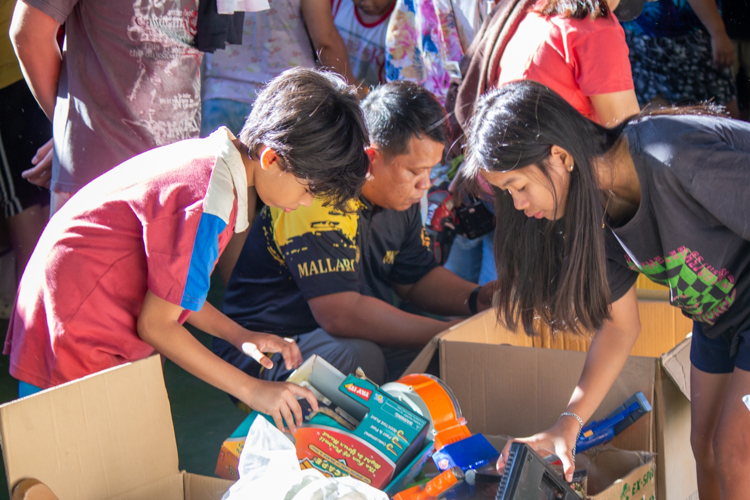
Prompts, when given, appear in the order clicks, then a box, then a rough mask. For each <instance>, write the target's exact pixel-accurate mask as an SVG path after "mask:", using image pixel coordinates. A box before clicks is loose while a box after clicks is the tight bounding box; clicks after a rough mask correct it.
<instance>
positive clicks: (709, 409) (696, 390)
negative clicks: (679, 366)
mask: <svg viewBox="0 0 750 500" xmlns="http://www.w3.org/2000/svg"><path fill="white" fill-rule="evenodd" d="M731 377H732V374H731V373H725V374H714V373H706V372H703V371H701V370H699V369H697V368H696V367H694V366H692V367H691V369H690V392H691V396H690V413H691V419H692V425H691V429H690V443H691V444H692V447H693V455H695V463H696V469H697V473H698V494H699V497H700V499H701V500H719V476H718V474H717V471H716V464H715V460H714V447H713V442H714V434H715V432H716V426H717V423H718V422H719V417H720V415H721V407H722V405H723V404H724V399H725V395H726V393H727V388H728V386H729V382H730V380H731Z"/></svg>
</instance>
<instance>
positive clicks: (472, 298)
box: [469, 286, 482, 314]
mask: <svg viewBox="0 0 750 500" xmlns="http://www.w3.org/2000/svg"><path fill="white" fill-rule="evenodd" d="M481 289H482V287H481V286H478V287H476V288H475V289H474V290H472V291H471V293H470V294H469V311H471V314H476V313H477V298H478V297H479V290H481Z"/></svg>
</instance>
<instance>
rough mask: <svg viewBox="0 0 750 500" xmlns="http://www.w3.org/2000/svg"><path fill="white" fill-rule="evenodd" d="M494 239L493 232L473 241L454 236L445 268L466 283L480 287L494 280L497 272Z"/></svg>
mask: <svg viewBox="0 0 750 500" xmlns="http://www.w3.org/2000/svg"><path fill="white" fill-rule="evenodd" d="M494 237H495V233H494V232H489V233H487V234H485V235H484V236H482V237H481V238H477V239H475V240H470V239H468V238H466V237H464V236H460V235H459V236H456V239H455V240H454V241H453V246H452V247H451V253H450V255H449V256H448V261H447V262H446V263H445V268H446V269H448V270H449V271H452V272H453V273H455V274H457V275H458V276H460V277H462V278H463V279H465V280H466V281H471V282H473V283H479V284H480V285H484V284H487V283H489V282H490V281H494V280H496V279H497V270H496V269H495V257H494V255H493V248H494V245H493V242H494Z"/></svg>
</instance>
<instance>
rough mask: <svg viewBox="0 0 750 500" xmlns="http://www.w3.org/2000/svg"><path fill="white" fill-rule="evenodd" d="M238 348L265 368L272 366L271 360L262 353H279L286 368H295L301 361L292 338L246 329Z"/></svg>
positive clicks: (299, 353)
mask: <svg viewBox="0 0 750 500" xmlns="http://www.w3.org/2000/svg"><path fill="white" fill-rule="evenodd" d="M240 349H241V350H242V352H244V353H245V354H247V355H248V356H250V357H251V358H253V359H254V360H256V361H257V362H258V363H260V364H261V365H263V366H264V367H265V368H267V369H271V368H273V361H271V360H270V359H269V358H268V356H266V355H265V354H263V353H268V352H279V353H281V356H282V357H283V358H284V366H286V368H287V370H291V369H292V368H297V367H298V366H299V365H301V364H302V361H303V360H302V353H301V352H300V350H299V347H298V346H297V343H296V342H295V341H294V339H289V338H282V337H279V336H278V335H271V334H268V333H258V332H250V331H248V332H247V334H246V335H243V338H242V342H241V344H240Z"/></svg>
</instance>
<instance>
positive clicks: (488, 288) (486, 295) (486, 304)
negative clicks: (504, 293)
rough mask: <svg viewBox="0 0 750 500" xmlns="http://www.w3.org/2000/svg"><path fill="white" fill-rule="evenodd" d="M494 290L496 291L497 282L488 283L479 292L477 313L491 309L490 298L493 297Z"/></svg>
mask: <svg viewBox="0 0 750 500" xmlns="http://www.w3.org/2000/svg"><path fill="white" fill-rule="evenodd" d="M495 290H497V280H495V281H490V282H489V283H487V284H486V285H484V286H483V287H482V289H481V290H479V295H478V296H477V312H482V311H484V310H487V309H489V308H490V307H492V297H494V296H495Z"/></svg>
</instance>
